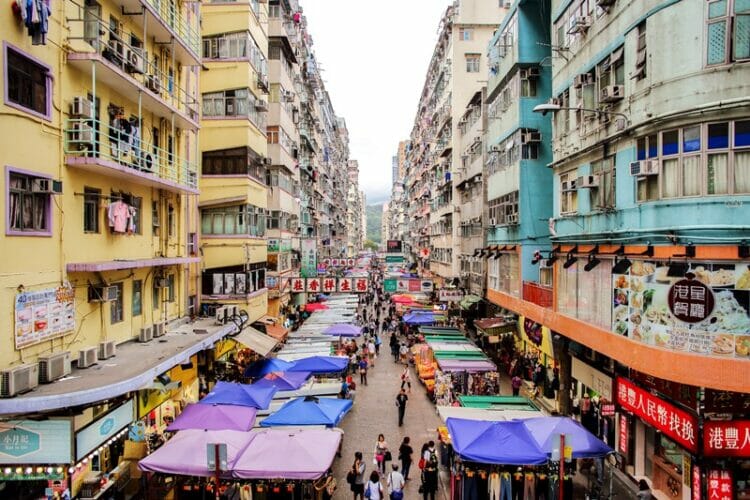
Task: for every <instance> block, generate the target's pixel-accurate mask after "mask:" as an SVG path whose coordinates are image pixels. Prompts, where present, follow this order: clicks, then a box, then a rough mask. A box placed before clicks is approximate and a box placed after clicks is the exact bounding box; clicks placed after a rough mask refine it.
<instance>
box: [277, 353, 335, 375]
mask: <svg viewBox="0 0 750 500" xmlns="http://www.w3.org/2000/svg"><path fill="white" fill-rule="evenodd" d="M347 366H349V358H344V357H339V356H310V357H309V358H302V359H298V360H297V361H295V362H294V366H292V367H291V368H289V371H290V372H312V373H336V372H340V371H343V370H345V369H346V367H347Z"/></svg>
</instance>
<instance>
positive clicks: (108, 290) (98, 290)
mask: <svg viewBox="0 0 750 500" xmlns="http://www.w3.org/2000/svg"><path fill="white" fill-rule="evenodd" d="M117 293H118V290H117V287H116V286H103V285H101V286H92V287H90V288H89V302H112V301H113V300H117Z"/></svg>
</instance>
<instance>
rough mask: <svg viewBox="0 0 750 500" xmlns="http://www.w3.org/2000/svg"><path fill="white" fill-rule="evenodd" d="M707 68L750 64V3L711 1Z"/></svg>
mask: <svg viewBox="0 0 750 500" xmlns="http://www.w3.org/2000/svg"><path fill="white" fill-rule="evenodd" d="M707 18H708V19H707V23H708V24H707V33H706V35H707V36H706V44H707V46H706V65H708V66H711V65H715V64H726V63H731V62H736V61H743V60H750V2H748V1H747V0H709V2H708V15H707Z"/></svg>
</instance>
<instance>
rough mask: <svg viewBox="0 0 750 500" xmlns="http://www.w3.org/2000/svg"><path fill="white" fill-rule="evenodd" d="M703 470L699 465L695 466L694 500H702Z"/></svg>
mask: <svg viewBox="0 0 750 500" xmlns="http://www.w3.org/2000/svg"><path fill="white" fill-rule="evenodd" d="M701 486H702V485H701V469H700V467H698V466H697V465H693V489H692V500H701V493H703V491H702V488H701Z"/></svg>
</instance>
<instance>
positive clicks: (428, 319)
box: [403, 311, 437, 325]
mask: <svg viewBox="0 0 750 500" xmlns="http://www.w3.org/2000/svg"><path fill="white" fill-rule="evenodd" d="M403 321H404V323H406V324H408V325H431V324H433V323H435V322H436V321H437V317H436V316H435V314H433V313H432V312H426V311H425V312H416V311H415V312H411V313H409V314H405V315H404V317H403Z"/></svg>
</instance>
